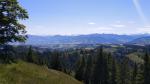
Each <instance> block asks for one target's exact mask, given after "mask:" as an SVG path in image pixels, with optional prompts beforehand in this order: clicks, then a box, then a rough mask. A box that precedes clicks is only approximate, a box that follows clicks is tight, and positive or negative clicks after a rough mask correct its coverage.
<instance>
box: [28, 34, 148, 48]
mask: <svg viewBox="0 0 150 84" xmlns="http://www.w3.org/2000/svg"><path fill="white" fill-rule="evenodd" d="M125 43H128V44H129V43H130V44H133V43H134V44H136V43H138V44H150V34H137V35H117V34H88V35H78V36H61V35H56V36H36V35H28V40H27V41H26V43H25V44H30V45H47V44H125Z"/></svg>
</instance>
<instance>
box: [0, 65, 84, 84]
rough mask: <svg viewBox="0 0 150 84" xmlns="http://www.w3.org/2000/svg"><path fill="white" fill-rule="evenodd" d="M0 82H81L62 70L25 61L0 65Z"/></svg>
mask: <svg viewBox="0 0 150 84" xmlns="http://www.w3.org/2000/svg"><path fill="white" fill-rule="evenodd" d="M0 84H82V83H81V82H79V81H77V80H75V79H74V78H73V77H71V76H69V75H66V74H64V73H62V72H59V71H55V70H50V69H47V68H46V67H44V66H38V65H35V64H30V63H26V62H18V63H16V64H7V65H6V64H5V65H4V64H1V65H0Z"/></svg>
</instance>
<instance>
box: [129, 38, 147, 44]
mask: <svg viewBox="0 0 150 84" xmlns="http://www.w3.org/2000/svg"><path fill="white" fill-rule="evenodd" d="M129 44H141V45H149V44H150V36H147V37H141V38H137V39H135V40H133V41H131V42H129Z"/></svg>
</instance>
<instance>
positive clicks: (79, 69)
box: [75, 56, 85, 81]
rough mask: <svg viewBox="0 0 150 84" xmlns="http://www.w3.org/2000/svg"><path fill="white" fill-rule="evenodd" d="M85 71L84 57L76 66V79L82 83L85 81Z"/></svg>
mask: <svg viewBox="0 0 150 84" xmlns="http://www.w3.org/2000/svg"><path fill="white" fill-rule="evenodd" d="M84 71H85V58H84V56H82V57H81V58H80V60H79V61H78V62H77V65H76V71H75V78H76V79H78V80H80V81H83V79H84Z"/></svg>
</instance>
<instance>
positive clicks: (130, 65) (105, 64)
mask: <svg viewBox="0 0 150 84" xmlns="http://www.w3.org/2000/svg"><path fill="white" fill-rule="evenodd" d="M143 53H144V55H142V56H141V57H142V60H144V62H143V63H136V62H133V61H131V60H130V59H129V58H128V57H126V56H125V55H123V57H122V58H121V59H118V58H117V56H114V54H113V53H110V52H106V51H104V50H103V47H98V48H96V49H75V50H74V49H72V50H71V49H70V50H42V49H36V48H35V47H32V46H28V47H27V46H19V47H14V46H8V45H7V46H1V48H0V63H12V62H17V60H24V61H27V62H30V63H35V64H38V65H44V66H47V67H48V68H51V69H55V70H59V71H62V72H64V73H67V74H69V75H72V76H74V77H75V78H76V79H78V80H80V81H82V82H84V84H149V83H150V57H149V50H148V49H147V50H146V51H145V52H143Z"/></svg>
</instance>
